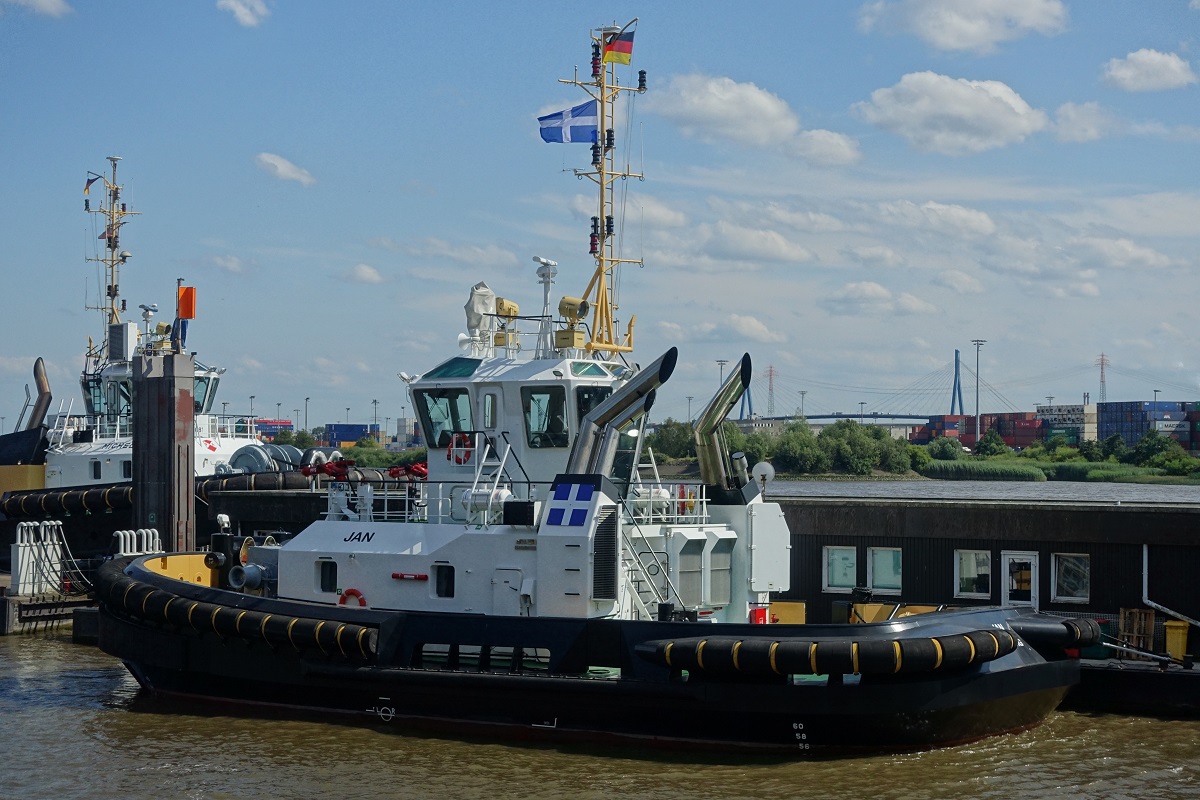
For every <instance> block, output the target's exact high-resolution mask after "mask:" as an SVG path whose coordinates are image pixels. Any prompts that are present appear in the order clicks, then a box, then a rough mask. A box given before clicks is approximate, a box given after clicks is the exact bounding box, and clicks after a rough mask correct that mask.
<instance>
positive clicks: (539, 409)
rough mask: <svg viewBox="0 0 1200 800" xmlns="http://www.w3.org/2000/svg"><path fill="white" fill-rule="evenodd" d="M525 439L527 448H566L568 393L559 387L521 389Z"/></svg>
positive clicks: (527, 387) (528, 387)
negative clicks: (527, 444)
mask: <svg viewBox="0 0 1200 800" xmlns="http://www.w3.org/2000/svg"><path fill="white" fill-rule="evenodd" d="M521 410H522V411H523V412H524V414H525V438H526V441H527V442H528V443H529V446H530V447H566V446H567V442H568V439H569V438H570V437H569V436H568V430H567V391H566V389H564V388H563V387H562V386H525V387H523V388H522V389H521Z"/></svg>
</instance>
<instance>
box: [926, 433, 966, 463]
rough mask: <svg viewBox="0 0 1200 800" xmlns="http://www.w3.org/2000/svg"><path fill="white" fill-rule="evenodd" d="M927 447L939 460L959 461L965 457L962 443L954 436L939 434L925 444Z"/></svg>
mask: <svg viewBox="0 0 1200 800" xmlns="http://www.w3.org/2000/svg"><path fill="white" fill-rule="evenodd" d="M925 449H926V450H928V451H929V455H931V456H933V457H934V458H935V459H937V460H938V461H957V460H958V459H960V458H962V457H963V449H962V445H961V444H959V442H958V438H957V437H954V436H939V437H938V438H936V439H934V440H933V441H932V442H930V443H929V444H927V445H925Z"/></svg>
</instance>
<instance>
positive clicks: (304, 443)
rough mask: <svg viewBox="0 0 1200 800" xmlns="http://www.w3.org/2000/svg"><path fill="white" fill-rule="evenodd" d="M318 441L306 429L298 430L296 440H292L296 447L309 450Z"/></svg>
mask: <svg viewBox="0 0 1200 800" xmlns="http://www.w3.org/2000/svg"><path fill="white" fill-rule="evenodd" d="M316 443H317V440H316V439H314V438H313V435H312V434H311V433H309V432H308V431H304V430H302V431H298V432H297V433H296V436H295V440H294V441H293V442H292V444H294V445H295V446H296V447H299V448H300V449H301V450H307V449H308V448H310V447H312V446H313V445H314V444H316Z"/></svg>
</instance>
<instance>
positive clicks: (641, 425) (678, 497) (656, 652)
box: [98, 26, 1098, 756]
mask: <svg viewBox="0 0 1200 800" xmlns="http://www.w3.org/2000/svg"><path fill="white" fill-rule="evenodd" d="M627 28H628V26H626V29H618V28H616V27H605V28H600V29H597V30H595V31H593V32H592V34H591V40H592V59H591V64H592V74H591V78H590V79H589V80H583V81H581V80H578V78H576V79H573V80H570V81H567V83H571V84H573V85H576V86H579V87H581V88H582V89H584V90H585V91H586V92H587V93H588V94H589V95H591V100H590V101H589V102H588V103H585V104H584V105H583V106H577V107H575V108H573V109H570V110H568V111H564V112H561V113H560V114H558V115H549V116H548V117H543V118H542V119H541V122H542V127H543V138H547V140H548V141H550V140H553V141H559V140H562V141H570V140H571V138H570V137H574V136H577V135H587V128H588V127H589V124H588V123H589V122H590V127H591V128H593V129H594V130H595V134H594V137H595V138H594V140H593V141H591V142H590V144H591V154H592V169H591V170H589V171H586V172H579V173H578V174H580V175H585V176H587V177H589V178H591V179H593V180H594V181H595V182H596V184H597V186H598V189H599V204H598V207H597V214H596V216H595V217H593V219H592V230H591V234H590V236H591V242H592V244H591V248H590V249H591V252H592V254H593V255H594V256H595V259H596V270H595V273H594V275H593V277H592V281H591V283H590V285H589V287H588V289H587V291H586V292H584V297H582V298H571V297H566V298H563V299H562V300H561V301H560V302H559V303H558V304H557V311H558V314H557V315H555V313H554V309H553V308H552V306H553V303H552V299H551V292H552V285H553V280H554V277H555V275H556V271H557V270H556V265H555V264H554V263H553V262H550V261H548V260H546V259H541V258H537V259H535V261H537V262H538V263H539V267H538V270H537V272H538V276H539V277H540V278H541V281H542V285H543V307H542V310H541V313H540V314H539V315H535V316H531V317H523V316H522V315H521V313H520V310H519V308H518V307H517V306H516V305H515V304H514V303H512V302H510V301H508V300H505V299H501V298H497V297H496V296H495V294H494V293H493V292H492V291H491V290H490V289H489V288H488V287H487V286H486V285H485V284H482V283H480V284H477V285H476V286H475V287H473V289H472V291H471V297H470V301H469V302H468V305H467V326H468V332H467V333H465V334H463V335H462V336H460V347H461V348H462V353H461V354H460V355H456V356H454V357H452V358H450V359H449V360H447V361H444V362H442V363H441V364H439V365H437V366H435V367H434V368H433V369H431V370H429V371H428V372H426V373H425V374H424V375H421V376H418V377H413V376H409V375H407V374H403V373H402V376H401V377H402V378H403V379H404V380H405V381H406V382H408V383H409V391H410V393H411V398H412V403H413V407H414V408H415V409H416V410H417V414H418V417H419V424H420V425H421V429H422V433H423V435H424V436H425V439H426V441H427V442H428V444H429V448H430V449H429V475H428V481H427V482H409V481H397V482H396V483H395V484H391V485H386V486H383V487H380V486H372V485H371V484H367V483H362V484H360V485H358V486H354V485H351V484H340V485H337V486H335V488H334V490H333V491H332V492H331V497H330V506H329V512H328V513H327V514H326V518H325V519H322V520H320V521H317V522H315V523H313V524H312V525H310V526H309V527H308V528H307V529H305V530H304V531H303V532H302V533H300V534H298V535H297V536H295V537H294V538H293V539H291V540H289V541H286V542H284V543H282V544H276V543H275V542H273V541H272V542H270V543H261V544H260V543H256V542H255V541H254V540H252V539H248V538H247V539H242V537H235V536H233V535H228V536H226V537H224V538H222V537H216V538H215V539H214V542H216V543H217V544H215V545H214V549H213V551H212V552H209V553H194V554H175V555H168V556H149V557H140V558H135V559H120V560H115V561H112V562H109V564H108V565H107V566H106V567H105V568H103V569H102V570H101V577H100V583H99V588H98V596H99V597H100V600H101V602H102V614H101V630H100V644H101V647H102V648H103V649H104V650H105V651H106V652H109V653H111V654H113V655H115V656H117V657H119V658H121V659H122V660H123V661H124V662H125V663H126V665H127V666H128V668H129V670H130V671H131V672H132V673H133V675H134V676H135V677H136V678H137V680H138V682H139V683H140V684H141V685H142V687H143V688H144V689H145V690H147V691H148V692H150V693H153V694H157V695H164V696H186V697H201V698H214V699H221V700H225V701H235V702H244V703H248V704H255V705H259V704H264V703H265V704H272V705H279V706H287V707H293V708H303V709H308V710H312V711H316V712H318V713H322V714H331V715H333V714H336V715H339V716H340V715H348V716H350V717H353V718H357V719H360V720H361V721H363V722H364V723H369V722H373V723H377V724H378V723H390V724H392V725H396V726H398V727H400V728H401V729H405V730H408V729H411V728H413V727H426V728H428V727H433V728H438V729H454V730H459V731H465V732H468V733H471V734H473V735H480V734H483V735H491V734H494V735H496V736H500V737H522V738H537V739H543V740H549V741H553V742H559V741H570V740H577V739H586V740H597V739H600V740H616V741H622V742H625V743H628V744H633V745H635V746H642V745H652V744H653V745H660V744H667V745H674V746H685V747H704V748H719V749H721V750H726V751H778V752H783V753H791V754H796V755H800V756H805V755H812V754H818V753H831V752H846V751H858V750H869V749H905V748H923V747H931V746H937V745H944V744H951V743H957V742H963V741H970V740H973V739H978V738H981V737H984V736H989V735H992V734H997V733H1002V732H1006V731H1012V730H1019V729H1022V728H1025V727H1028V726H1031V725H1034V724H1037V723H1038V722H1040V721H1041V720H1043V719H1044V718H1045V717H1046V716H1047V715H1048V714H1049V713H1050V712H1051V711H1052V710H1053V709H1054V708H1055V707H1056V706H1057V705H1058V703H1059V701H1060V700H1061V699H1062V697H1063V696H1064V694H1065V693H1066V691H1067V690H1068V688H1069V687H1070V686H1071V685H1072V684H1074V683H1075V681H1076V680H1077V675H1078V671H1077V666H1076V664H1075V663H1074V662H1073V661H1071V660H1069V659H1066V658H1065V657H1063V653H1062V647H1063V645H1065V644H1071V643H1074V642H1079V641H1082V642H1084V643H1086V642H1087V641H1090V640H1091V639H1092V638H1094V637H1095V636H1097V635H1098V631H1097V630H1096V628H1095V626H1094V625H1093V624H1090V621H1074V620H1063V619H1059V618H1054V617H1046V616H1043V615H1038V614H1034V613H1031V612H1026V611H1018V610H1012V609H974V610H969V611H947V612H940V613H931V614H924V615H917V616H910V617H905V618H903V619H896V620H892V621H889V622H885V623H875V624H858V625H793V624H757V623H760V622H765V621H766V619H767V614H766V609H767V607H768V604H769V602H770V597H771V593H772V592H782V591H786V590H788V588H789V574H790V564H789V550H790V544H789V542H790V538H791V536H792V534H791V533H790V532H789V530H788V527H787V525H786V523H785V521H784V516H783V513H782V510H781V509H780V507H779V506H778V505H777V504H776V503H771V502H766V501H765V500H764V498H763V496H762V483H761V482H760V481H756V480H754V479H752V478H751V476H750V475H749V474H748V470H747V466H746V464H745V460H744V459H736V458H731V457H730V454H729V453H728V451H727V449H726V447H725V445H724V440H723V437H722V434H721V424H722V422H723V421H724V419H725V417H726V415H727V414H728V413H729V411H730V410H731V409H732V407H733V406H734V405H735V404H736V403H737V401H738V400H739V399H740V397H741V396H742V394H743V393H744V392H745V391H746V388H747V386H748V384H749V380H750V376H751V367H750V359H749V357H748V356H745V357H743V358H742V360H741V362H740V364H739V366H738V368H737V369H734V370H733V371H732V374H730V375H729V377H728V378H727V379H726V380H724V382H723V384H722V386H721V387H720V388H719V390H718V391H717V393H716V395H715V396H714V397H713V398H712V399H711V400H710V401H709V402H708V403H707V405H706V406H705V408H704V409H703V411H702V412H701V414H700V415H699V417H698V418H697V423H696V430H695V436H696V445H697V451H698V454H699V461H700V469H701V476H700V481H699V482H698V483H693V484H691V485H687V484H679V483H676V482H670V483H668V482H664V481H662V480H660V479H659V477H658V474H657V469H656V467H655V465H654V461H653V457H652V454H651V453H649V452H648V451H647V450H646V449H645V448H643V446H642V442H643V438H644V437H643V436H642V433H643V432H644V430H645V424H646V417H647V412H648V411H649V410H650V407H651V405H652V403H653V401H654V397H655V392H656V391H657V390H658V388H659V387H660V386H661V385H662V384H663V383H665V382H666V381H667V380H668V379H669V378H670V376H671V373H672V371H673V369H674V367H675V362H676V357H677V354H676V350H675V349H674V348H672V349H671V350H669V351H667V352H666V353H664V354H663V355H661V356H659V357H658V358H657V359H655V360H654V361H653V362H652V363H650V364H649V365H648V366H645V367H643V368H640V369H639V368H637V367H636V366H634V365H632V364H630V363H627V362H626V361H625V360H624V356H625V355H626V354H627V353H629V352H630V351H631V350H632V327H633V326H632V323H631V324H630V325H629V326H628V328H627V331H626V333H625V334H624V335H623V337H621V338H620V339H618V337H617V335H616V334H615V330H616V321H615V318H614V316H613V312H614V311H615V304H614V302H613V296H612V291H613V271H614V269H615V268H616V267H617V266H618V265H619V264H620V263H621V259H620V258H618V257H617V256H616V255H615V254H614V239H615V234H616V230H615V229H616V226H615V224H614V220H613V214H612V199H611V194H610V190H611V184H612V181H613V180H614V179H616V178H618V177H628V173H627V172H620V171H618V170H616V169H615V168H614V163H613V161H614V149H615V142H614V139H615V136H614V132H613V130H612V129H611V128H609V127H608V125H609V120H611V119H612V115H611V104H612V102H613V101H614V100H615V99H616V97H617V96H618V95H619V94H621V93H622V92H628V91H632V92H641V91H644V90H645V87H646V84H645V74H644V73H639V77H638V81H637V83H636V85H635V86H633V87H630V88H626V87H623V86H620V85H619V84H618V82H617V78H616V69H617V67H616V66H615V65H616V64H620V63H627V62H628V55H629V53H630V50H631V44H632V32H630V31H628V30H627ZM572 123H578V124H572ZM555 127H557V128H558V130H557V131H555V130H553V129H554V128H555ZM547 128H549V129H551V130H549V131H547ZM554 136H559V137H566V138H560V139H554V138H553V137H554ZM589 312H591V313H592V314H593V317H592V327H591V331H590V333H589V332H588V331H586V330H585V329H584V328H585V326H584V322H583V321H584V319H585V318H586V316H587V314H588V313H589ZM526 321H529V322H530V323H531V327H532V328H533V330H530V331H528V332H526V331H523V330H521V326H522V323H524V322H526ZM529 339H532V340H533V341H532V347H530V346H528V340H529ZM530 350H532V357H529V353H530ZM330 469H331V470H333V471H336V470H335V469H334V468H333V467H330ZM764 471H765V470H764ZM755 473H756V474H760V472H759V470H758V469H757V468H756V470H755ZM222 541H223V542H224V543H225V544H224V546H223V547H222V546H221V544H220V543H221V542H222ZM231 644H232V645H234V646H231Z"/></svg>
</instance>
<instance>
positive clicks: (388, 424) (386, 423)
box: [383, 417, 392, 439]
mask: <svg viewBox="0 0 1200 800" xmlns="http://www.w3.org/2000/svg"><path fill="white" fill-rule="evenodd" d="M391 424H392V418H391V417H384V418H383V438H384V439H390V438H391V436H390V434H389V433H388V428H389V427H391Z"/></svg>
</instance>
